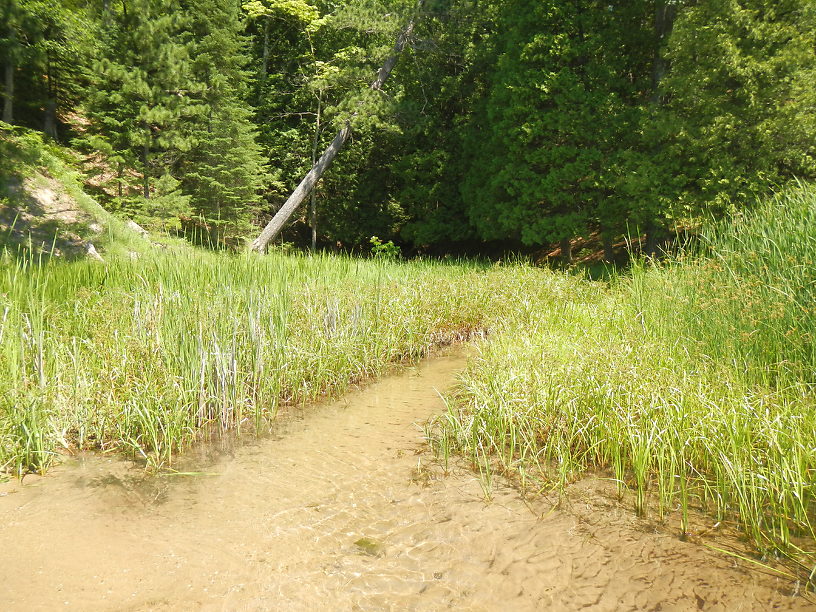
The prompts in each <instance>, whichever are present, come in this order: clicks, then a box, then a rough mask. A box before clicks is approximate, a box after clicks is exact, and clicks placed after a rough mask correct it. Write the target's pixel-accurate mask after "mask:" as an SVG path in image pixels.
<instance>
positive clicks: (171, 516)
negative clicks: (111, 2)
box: [0, 349, 812, 611]
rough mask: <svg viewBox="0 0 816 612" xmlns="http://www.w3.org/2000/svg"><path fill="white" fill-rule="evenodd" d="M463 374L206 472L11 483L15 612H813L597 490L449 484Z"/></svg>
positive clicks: (304, 419) (316, 412) (4, 506)
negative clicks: (547, 501)
mask: <svg viewBox="0 0 816 612" xmlns="http://www.w3.org/2000/svg"><path fill="white" fill-rule="evenodd" d="M464 364H465V353H464V352H463V351H462V350H461V349H455V350H452V351H449V352H448V353H446V354H443V355H442V356H437V357H434V358H432V359H429V360H426V361H424V362H422V363H420V364H418V365H417V366H416V367H411V368H407V369H405V370H403V371H401V372H400V373H398V374H394V375H390V376H387V377H385V378H383V379H381V380H380V381H378V382H375V383H373V384H371V385H370V386H367V387H366V388H364V389H362V390H359V391H353V392H351V393H348V394H346V395H345V396H344V397H342V398H341V399H339V400H337V401H333V402H330V403H327V404H323V405H320V406H316V407H313V409H311V408H310V409H309V410H308V411H307V412H304V413H297V414H295V415H294V416H293V415H289V416H286V415H282V424H281V425H280V426H279V427H277V428H276V432H275V434H274V435H272V436H271V437H267V438H256V439H253V440H251V441H250V442H249V443H241V444H238V445H235V446H234V447H232V448H228V449H227V451H224V450H223V448H221V447H217V446H215V447H211V448H210V449H209V450H208V449H207V448H203V449H201V450H199V451H198V452H199V453H201V454H199V455H196V454H195V453H194V454H192V455H190V456H189V457H187V458H186V460H185V464H186V465H185V466H184V468H180V470H182V469H183V470H184V471H186V472H187V473H188V474H195V475H187V476H183V475H177V476H172V477H170V476H163V477H154V478H144V477H143V476H142V472H141V470H139V469H138V468H134V466H133V464H132V463H130V462H126V461H122V460H120V459H113V458H106V457H103V456H87V457H81V458H79V459H77V460H74V461H72V462H69V463H68V464H66V465H63V466H60V467H59V468H57V469H55V470H54V471H53V472H52V473H51V474H50V475H49V477H48V478H47V479H29V478H26V480H25V484H24V485H20V484H19V483H14V482H11V483H5V484H3V485H0V609H3V610H15V611H16V610H20V611H23V610H25V611H29V610H54V609H64V610H190V609H204V610H317V609H319V610H325V609H331V610H441V609H447V608H451V609H460V610H545V609H553V610H578V609H583V608H588V609H592V610H648V609H654V610H658V609H662V610H697V609H705V610H733V609H753V610H767V609H771V608H773V609H785V610H794V609H812V607H811V604H809V603H808V602H807V601H805V600H804V599H802V598H798V597H793V596H792V594H791V585H790V584H789V581H786V580H785V579H782V578H774V577H773V576H769V575H766V574H762V573H759V572H755V571H747V570H745V569H741V568H739V567H735V563H734V560H732V559H729V558H724V557H723V556H722V555H717V554H714V553H711V552H710V551H707V550H706V549H704V548H703V547H701V546H698V545H695V544H691V543H684V542H681V541H679V540H678V539H677V538H676V537H673V536H670V535H667V534H662V533H659V532H656V531H654V530H649V529H644V523H643V522H642V521H640V520H639V519H637V518H636V517H634V516H633V514H632V513H631V512H629V511H628V510H626V509H624V508H621V507H619V506H618V505H616V504H615V503H614V502H612V501H610V500H608V499H607V498H605V497H604V496H603V495H600V494H599V493H598V492H597V490H596V488H597V487H595V485H594V484H593V483H592V482H591V481H586V482H582V483H579V486H576V487H575V492H573V493H571V494H570V501H569V503H567V504H564V505H563V508H562V509H559V510H551V509H550V510H549V511H541V512H539V511H538V510H537V509H534V508H531V507H530V506H529V504H528V503H525V502H524V501H523V500H521V499H520V497H519V496H518V494H517V493H516V491H515V490H514V489H512V488H510V487H506V486H502V485H501V484H500V483H499V484H498V485H496V489H495V491H494V494H493V499H492V501H491V502H489V503H486V502H485V501H484V499H483V492H482V488H481V486H480V484H479V481H478V478H477V477H476V476H475V475H474V474H473V473H472V472H470V471H469V470H467V469H458V468H454V469H453V470H452V471H451V473H449V474H448V475H446V476H443V475H442V474H441V471H440V470H439V469H438V468H437V467H436V466H435V462H434V461H433V457H432V456H431V455H430V454H429V453H428V452H427V449H426V446H425V444H424V440H423V432H422V426H421V425H422V423H424V422H425V421H427V419H428V418H430V417H432V416H434V415H437V414H440V413H441V412H442V411H443V410H444V404H443V402H442V400H441V398H440V396H439V392H442V391H444V390H445V389H447V388H449V387H450V386H451V385H452V384H453V382H454V377H455V374H456V372H457V371H459V370H460V369H461V368H463V367H464ZM196 457H198V459H196ZM196 461H198V466H196ZM197 468H198V469H197Z"/></svg>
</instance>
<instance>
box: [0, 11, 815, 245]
mask: <svg viewBox="0 0 816 612" xmlns="http://www.w3.org/2000/svg"><path fill="white" fill-rule="evenodd" d="M417 6H418V5H417V4H416V2H415V0H337V1H328V0H327V1H322V0H320V1H318V0H315V1H307V0H250V1H247V2H243V3H238V2H219V1H217V0H172V1H171V2H158V1H157V0H116V1H114V0H67V1H59V2H58V1H56V0H4V2H3V4H2V7H0V12H1V13H2V24H3V25H2V31H0V93H1V94H2V97H0V104H2V116H0V118H1V119H2V120H3V121H5V122H8V123H14V124H18V125H23V126H28V127H31V128H34V129H37V130H41V131H43V132H44V133H45V134H47V135H49V136H51V137H53V138H56V139H57V140H59V141H61V142H62V143H64V144H70V145H72V146H74V147H75V148H76V149H77V150H78V151H80V152H81V153H82V154H83V155H84V156H85V160H86V161H85V164H84V168H85V171H86V172H87V174H88V177H89V184H90V185H91V186H92V187H93V188H95V189H96V193H97V195H98V196H99V198H100V201H101V202H102V203H103V204H104V205H105V206H106V207H108V208H109V209H111V210H114V211H118V212H119V213H120V214H122V215H125V216H128V217H132V218H134V219H136V220H137V221H139V222H140V223H144V224H148V225H153V226H155V227H163V228H166V229H170V230H171V231H177V232H184V233H187V234H188V235H189V236H190V237H191V238H194V239H196V240H199V241H201V242H205V243H210V244H217V245H227V246H232V247H238V246H240V245H242V244H245V242H246V241H247V240H248V239H252V238H254V237H255V236H257V234H258V233H259V231H260V228H261V227H262V225H264V224H265V223H266V222H267V221H268V220H269V218H271V216H272V214H273V213H274V212H275V211H276V210H277V209H278V208H279V207H280V206H281V205H282V204H283V202H284V201H285V200H286V198H287V197H288V195H289V193H291V191H292V190H293V188H294V187H295V185H297V183H298V182H299V181H300V179H301V178H302V177H303V176H304V175H305V174H306V173H307V172H308V170H309V169H310V168H311V167H312V165H313V164H314V163H315V161H316V160H317V159H318V158H319V156H320V153H321V152H322V151H323V150H324V149H325V147H326V146H327V145H328V144H329V143H330V142H331V141H332V139H333V138H334V137H335V135H336V134H337V133H338V131H339V130H341V129H343V128H344V127H346V126H348V129H349V134H348V142H347V143H346V147H345V148H344V150H343V151H342V152H341V153H340V154H339V155H338V156H337V158H336V159H335V161H334V164H333V166H332V167H331V169H329V170H328V171H327V172H326V173H325V174H324V175H323V176H322V178H321V179H320V181H319V182H318V183H317V185H316V187H315V189H314V191H313V192H312V193H311V194H310V199H307V200H306V205H304V206H303V207H301V208H300V209H298V211H297V212H296V214H295V217H293V222H292V223H291V224H290V225H289V226H287V228H286V229H285V230H284V232H283V240H284V241H287V242H294V243H296V244H297V245H302V246H307V245H309V244H310V243H311V242H313V241H314V243H316V245H317V246H318V247H330V248H337V247H340V248H346V249H355V248H363V249H365V248H367V245H369V240H370V238H371V236H373V235H376V236H378V237H380V239H382V240H394V241H395V242H397V243H398V244H401V245H402V246H403V247H404V248H405V249H406V250H409V251H411V252H426V253H435V254H441V253H446V252H463V251H465V252H470V253H484V254H488V253H495V252H498V251H500V250H502V249H518V250H528V251H542V250H543V249H547V248H549V247H550V246H551V245H561V250H560V252H561V254H562V255H564V256H566V257H567V258H569V257H571V254H570V246H571V244H573V243H572V242H571V240H573V241H574V239H575V238H577V237H584V238H587V237H589V236H594V237H596V239H597V241H598V242H599V243H600V244H602V245H604V247H605V250H606V255H607V256H609V255H610V251H611V245H612V244H613V243H615V242H618V241H620V240H621V237H622V236H627V235H629V236H633V235H641V234H647V239H646V243H645V246H644V248H646V249H647V250H652V249H653V248H654V247H655V244H656V240H657V239H658V238H660V234H661V233H663V234H666V233H671V232H673V231H677V230H678V228H681V229H686V228H689V227H693V226H694V225H695V224H697V223H698V222H699V221H700V220H701V219H703V218H706V217H708V216H715V217H721V216H725V215H729V214H734V213H739V212H740V210H741V209H742V208H744V207H746V206H750V205H751V204H752V203H753V202H754V201H755V200H756V199H757V197H758V196H762V195H765V194H767V193H768V192H769V191H771V190H773V189H775V188H778V187H780V186H782V185H784V184H786V183H788V182H791V181H793V180H796V179H801V180H812V179H814V178H815V177H816V115H814V113H813V108H814V107H816V54H815V53H814V49H816V6H814V4H813V3H812V2H809V1H808V0H774V1H771V0H697V1H691V0H626V1H624V0H607V1H604V2H599V1H595V0H571V1H568V2H563V1H556V0H447V1H445V0H426V1H425V2H424V3H420V4H419V10H418V9H417ZM409 22H410V23H412V24H413V27H412V29H411V31H410V36H409V37H408V39H407V40H406V44H405V45H404V48H403V49H401V53H400V54H399V56H400V57H399V62H398V64H397V66H396V68H394V70H393V73H392V74H391V76H390V79H389V81H388V82H387V83H386V84H385V85H384V86H382V87H381V88H375V89H372V88H371V87H370V85H371V83H372V81H373V80H374V78H375V77H376V75H377V71H378V69H380V67H381V66H382V65H383V62H384V61H385V59H386V58H388V57H389V54H393V51H394V48H395V47H394V41H395V40H397V36H398V34H399V33H400V32H401V31H404V30H405V27H406V24H408V23H409Z"/></svg>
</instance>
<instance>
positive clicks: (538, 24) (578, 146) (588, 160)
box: [463, 0, 643, 251]
mask: <svg viewBox="0 0 816 612" xmlns="http://www.w3.org/2000/svg"><path fill="white" fill-rule="evenodd" d="M638 8H640V10H637V9H638ZM642 15H643V11H642V5H641V6H640V7H634V8H633V6H632V4H631V3H629V2H595V1H591V0H583V1H576V2H573V3H563V2H554V1H553V2H541V1H538V0H536V1H531V0H508V1H507V2H505V3H504V5H503V6H502V9H501V13H500V15H499V31H500V32H502V36H501V43H500V46H499V47H498V59H497V63H496V67H495V72H494V75H493V79H492V81H493V84H492V87H491V89H490V91H489V93H488V95H487V96H486V97H485V98H484V99H483V100H482V101H481V108H480V109H479V110H478V111H477V112H476V113H475V114H474V117H473V118H472V119H471V126H470V129H469V133H468V135H467V137H466V139H465V147H466V148H468V149H471V150H473V151H474V152H475V153H473V155H474V157H473V161H472V166H471V168H470V169H469V171H468V174H467V176H466V180H465V183H464V186H463V189H464V195H465V199H466V201H468V202H470V211H469V214H470V217H471V220H472V222H473V223H474V224H475V225H476V227H477V228H478V230H479V233H480V235H481V236H482V238H485V239H496V238H502V237H508V236H509V237H512V238H516V239H518V240H520V241H521V242H522V243H524V244H527V245H543V244H547V243H550V242H553V241H562V244H564V246H565V249H564V250H565V251H567V250H568V249H567V248H566V245H568V240H569V239H570V238H572V237H573V236H575V235H577V234H581V233H584V232H585V231H586V230H587V228H588V227H590V226H591V225H592V224H593V223H595V222H596V221H597V220H598V219H599V218H603V222H604V223H610V222H611V221H612V220H613V218H614V217H615V216H616V215H615V214H610V212H609V211H607V210H605V206H608V205H609V204H610V197H611V195H612V194H611V192H612V191H613V190H614V183H615V176H614V167H615V165H616V154H617V152H618V151H619V150H620V149H622V148H626V147H627V146H631V140H632V139H631V136H630V135H631V134H632V131H633V130H632V125H633V123H634V122H635V121H636V119H637V112H636V108H637V107H636V103H637V101H638V87H639V85H640V84H639V82H638V78H637V75H635V76H634V78H633V76H632V74H633V68H635V67H639V66H640V65H642V61H641V59H640V58H639V57H635V58H633V57H632V54H635V55H637V54H638V53H640V52H641V48H640V46H639V45H635V46H634V47H633V48H630V47H629V46H627V45H626V44H624V42H623V39H624V36H625V35H626V34H627V33H628V34H629V35H631V34H632V32H635V35H636V36H637V32H638V30H640V29H641V28H642V27H643V18H642Z"/></svg>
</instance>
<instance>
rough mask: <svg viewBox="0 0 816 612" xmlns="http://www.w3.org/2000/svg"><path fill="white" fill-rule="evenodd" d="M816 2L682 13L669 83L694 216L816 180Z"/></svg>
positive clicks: (768, 1)
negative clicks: (787, 185) (800, 181)
mask: <svg viewBox="0 0 816 612" xmlns="http://www.w3.org/2000/svg"><path fill="white" fill-rule="evenodd" d="M814 48H816V5H814V4H813V2H811V1H810V0H707V1H705V2H699V3H696V4H693V5H690V6H688V7H686V8H684V9H683V10H682V11H681V12H680V14H679V15H678V19H677V22H676V24H675V27H674V31H673V34H672V36H671V39H670V43H669V48H668V50H667V57H668V59H669V60H670V62H671V68H670V71H669V73H668V75H667V77H666V79H665V81H664V94H665V95H666V96H667V98H668V99H669V104H668V112H667V117H666V119H665V121H664V127H665V131H664V133H665V134H666V135H665V136H664V137H665V138H667V139H674V140H675V143H676V144H675V145H674V148H675V154H674V160H675V167H674V168H669V170H670V173H669V174H670V175H671V174H676V175H679V176H681V177H682V178H683V191H682V192H681V194H680V195H681V197H682V204H683V205H684V207H685V210H686V211H687V214H688V213H690V214H699V213H700V212H701V211H703V210H707V211H709V212H713V213H715V214H721V213H723V212H725V211H728V210H731V209H734V208H735V207H739V206H741V205H743V204H744V203H746V202H751V201H753V200H754V198H755V197H756V195H757V194H761V193H764V192H767V190H768V189H769V187H770V186H772V185H779V184H783V183H785V182H787V181H790V180H791V179H792V178H793V177H801V178H805V179H813V178H816V120H814V114H813V108H814V103H815V102H816V62H814V57H813V50H814Z"/></svg>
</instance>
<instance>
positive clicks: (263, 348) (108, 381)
mask: <svg viewBox="0 0 816 612" xmlns="http://www.w3.org/2000/svg"><path fill="white" fill-rule="evenodd" d="M541 275H542V273H541V272H540V271H536V270H532V269H524V268H522V267H517V268H516V267H512V268H492V267H484V266H481V265H477V264H468V263H458V264H444V263H430V262H420V261H415V262H403V263H400V262H396V261H391V260H388V259H385V258H376V259H372V260H357V259H352V258H348V257H334V256H328V255H318V256H286V255H279V254H272V255H269V256H266V257H256V256H251V255H249V254H244V255H235V256H230V255H225V254H216V253H207V252H200V251H196V250H193V249H187V250H184V251H169V250H168V251H159V252H156V253H154V254H151V255H145V256H143V257H142V258H140V259H139V260H136V261H133V260H131V259H130V258H112V259H110V260H109V261H108V263H107V264H106V265H102V264H100V263H98V262H93V261H77V262H58V261H53V260H52V261H51V262H49V263H47V264H42V265H34V264H32V262H31V261H29V260H23V259H14V260H11V259H10V260H6V261H5V262H2V263H0V397H3V398H6V399H5V402H4V403H3V404H0V467H5V468H6V469H13V470H15V471H25V470H40V471H41V470H42V469H44V468H45V467H46V466H47V463H48V461H49V460H50V459H51V458H53V456H54V452H56V451H57V450H58V449H59V448H60V447H79V448H97V449H109V448H124V449H130V450H131V451H132V452H133V453H134V454H135V455H137V456H139V457H142V458H144V459H145V460H146V461H148V462H149V464H150V465H153V466H156V467H158V466H161V465H164V464H166V463H168V462H170V461H171V460H172V457H173V456H174V455H175V454H176V453H177V452H178V451H179V450H181V449H183V448H184V447H185V446H186V445H188V444H189V443H191V442H192V441H193V440H195V439H196V438H197V437H198V436H199V435H201V432H202V431H204V430H207V429H209V428H212V427H217V428H221V429H227V428H241V427H247V426H249V427H253V428H254V427H256V426H260V425H261V424H262V423H263V421H264V420H265V419H266V418H268V417H270V416H273V415H274V414H275V411H276V410H277V408H278V406H279V405H280V404H281V403H292V402H302V401H307V400H312V399H315V398H317V397H318V396H320V395H321V394H324V393H338V392H340V391H342V390H343V389H344V388H345V387H346V386H347V385H349V384H350V383H353V382H354V381H358V380H361V379H365V378H368V377H373V376H376V375H377V374H378V373H380V372H381V371H382V369H383V368H384V367H386V366H387V364H389V363H393V362H395V361H400V360H404V359H415V358H417V357H419V356H421V355H423V354H425V353H426V352H427V351H428V350H429V349H430V348H431V347H433V346H435V345H439V344H444V343H447V342H450V341H452V340H455V339H460V338H466V337H468V336H469V335H470V334H471V333H472V332H474V331H479V330H483V329H485V328H487V327H491V326H495V325H496V322H497V321H498V320H499V319H500V317H501V316H502V315H503V314H504V313H505V312H507V311H509V310H510V308H511V305H512V304H514V303H517V302H520V301H523V299H524V298H523V296H524V292H525V290H526V289H527V288H529V287H530V286H532V285H533V284H534V281H535V279H537V278H538V277H540V276H541Z"/></svg>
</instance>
